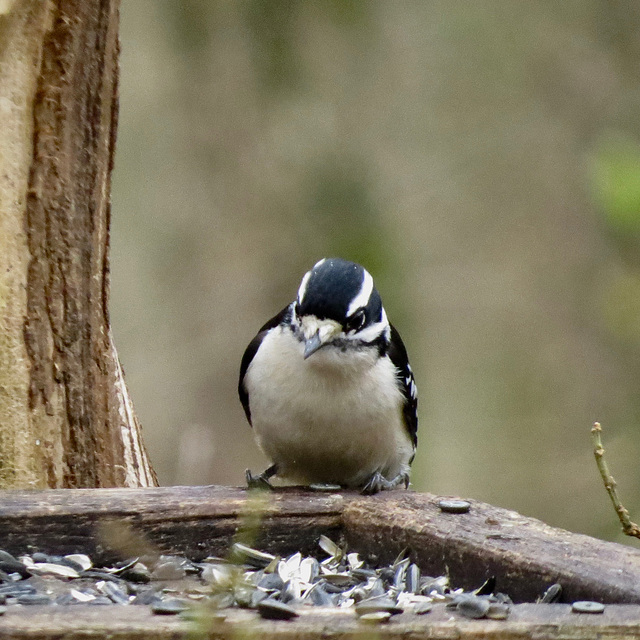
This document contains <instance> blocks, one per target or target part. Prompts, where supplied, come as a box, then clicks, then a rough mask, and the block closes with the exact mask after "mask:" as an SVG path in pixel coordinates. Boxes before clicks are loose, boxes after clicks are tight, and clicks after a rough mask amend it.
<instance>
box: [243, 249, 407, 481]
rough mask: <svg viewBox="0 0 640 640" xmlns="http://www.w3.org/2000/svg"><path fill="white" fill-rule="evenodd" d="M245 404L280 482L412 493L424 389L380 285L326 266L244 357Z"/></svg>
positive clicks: (356, 271) (342, 264)
mask: <svg viewBox="0 0 640 640" xmlns="http://www.w3.org/2000/svg"><path fill="white" fill-rule="evenodd" d="M238 393H239V395H240V401H241V402H242V406H243V407H244V410H245V413H246V415H247V419H248V420H249V423H250V424H251V425H252V426H253V429H254V432H255V437H256V440H257V442H258V445H259V446H260V448H261V449H262V450H263V451H264V453H265V454H266V455H267V457H268V458H269V459H270V460H271V461H272V463H273V464H272V465H271V466H270V467H269V468H268V469H267V470H266V471H264V472H263V473H262V474H260V475H258V476H253V475H252V474H251V472H250V471H248V470H247V482H248V484H249V486H259V485H263V486H271V485H270V484H269V479H270V478H272V477H273V476H276V475H277V476H278V477H282V478H285V479H287V480H290V481H294V482H301V483H305V484H312V483H322V484H337V485H341V486H342V487H347V488H357V489H361V490H362V491H363V493H377V492H378V491H381V490H384V489H394V488H396V487H398V486H400V485H404V486H405V487H407V486H408V485H409V470H410V465H411V462H412V461H413V457H414V454H415V450H416V444H417V429H418V417H417V413H416V409H417V390H416V384H415V381H414V378H413V372H412V371H411V367H410V365H409V360H408V358H407V352H406V350H405V347H404V344H403V342H402V339H401V338H400V335H399V334H398V332H397V331H396V330H395V328H394V327H393V326H392V325H390V324H389V321H388V320H387V314H386V312H385V310H384V307H383V306H382V301H381V299H380V294H379V293H378V291H377V289H376V288H375V286H374V284H373V278H372V277H371V275H370V274H369V272H368V271H366V270H365V269H364V268H363V267H361V266H360V265H359V264H356V263H354V262H348V261H346V260H342V259H339V258H329V259H323V260H320V262H318V263H317V264H316V265H315V266H314V267H313V268H312V269H311V271H308V272H307V273H306V274H305V275H304V277H303V278H302V282H301V283H300V288H299V289H298V295H297V298H296V300H294V301H293V302H292V303H291V304H289V305H288V306H287V307H285V308H284V309H283V310H282V311H281V312H280V313H279V314H278V315H276V316H275V317H273V318H272V319H271V320H269V322H267V323H266V324H265V325H264V326H263V327H262V328H261V329H260V331H259V332H258V335H256V337H255V338H254V339H253V340H252V341H251V343H250V344H249V346H248V347H247V349H246V351H245V353H244V356H243V358H242V364H241V367H240V382H239V384H238Z"/></svg>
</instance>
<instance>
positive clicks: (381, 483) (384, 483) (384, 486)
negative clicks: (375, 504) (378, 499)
mask: <svg viewBox="0 0 640 640" xmlns="http://www.w3.org/2000/svg"><path fill="white" fill-rule="evenodd" d="M401 484H404V488H405V489H408V488H409V474H408V473H399V474H398V475H397V476H396V477H395V478H393V479H392V480H387V479H386V478H385V477H384V476H383V475H382V474H381V473H380V471H376V472H375V473H374V474H373V475H372V476H371V477H370V478H369V480H367V483H366V484H365V485H364V487H362V494H363V495H365V496H372V495H374V494H376V493H380V491H391V490H392V489H396V488H397V487H399V486H400V485H401Z"/></svg>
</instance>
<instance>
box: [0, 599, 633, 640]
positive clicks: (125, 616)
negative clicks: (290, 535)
mask: <svg viewBox="0 0 640 640" xmlns="http://www.w3.org/2000/svg"><path fill="white" fill-rule="evenodd" d="M52 609H53V610H52ZM194 633H196V634H197V635H196V636H194ZM0 636H2V638H3V639H6V640H24V639H26V638H29V639H30V640H34V639H35V638H41V639H42V640H54V639H58V638H61V637H64V638H73V639H74V640H81V639H92V640H93V639H95V638H105V637H108V638H110V640H120V639H124V638H127V639H131V638H135V639H137V640H146V639H147V638H149V639H151V638H153V639H157V640H169V639H171V640H181V639H182V638H185V639H186V638H188V637H191V638H193V637H200V638H203V639H204V638H242V637H251V638H261V639H262V640H279V639H285V640H286V639H288V640H320V639H322V640H342V639H346V638H354V639H356V638H357V639H363V640H364V639H365V638H367V639H369V638H377V639H379V640H385V639H402V640H412V639H414V638H415V639H417V638H438V639H439V640H460V639H461V638H464V639H466V640H527V639H531V640H558V638H569V637H570V638H571V639H572V640H595V639H596V638H598V639H605V638H612V639H613V638H633V637H639V636H640V607H638V606H636V605H609V606H608V607H607V608H606V609H605V611H604V613H603V614H601V615H589V614H575V613H572V612H571V608H570V606H569V605H544V606H541V605H526V604H521V605H516V606H515V607H513V608H512V611H511V614H510V616H509V618H508V619H507V620H467V619H465V618H462V617H461V616H459V615H458V614H456V613H453V612H451V610H449V609H446V608H445V607H444V605H436V606H435V607H434V609H433V611H432V612H431V613H429V614H427V615H424V616H414V615H410V614H402V615H399V616H394V618H393V619H392V621H391V622H389V623H388V624H387V625H384V626H380V627H377V628H372V627H370V626H368V625H366V624H363V623H361V622H359V621H358V620H357V618H356V616H355V615H354V613H353V612H352V611H339V612H336V611H334V610H318V609H316V608H314V609H311V608H309V610H305V609H303V610H302V613H301V616H300V617H299V618H297V619H296V620H293V621H290V622H275V621H268V620H261V619H260V618H259V617H258V615H257V614H256V613H255V612H253V611H240V610H234V611H229V612H228V616H227V620H225V621H224V622H221V623H204V622H201V623H197V622H194V621H189V620H184V619H178V618H166V617H161V616H154V615H152V614H151V613H150V611H149V610H148V609H147V608H146V607H133V606H132V607H122V606H120V607H118V615H117V616H114V615H113V613H111V614H107V615H105V608H104V607H91V606H87V605H76V606H74V607H73V608H66V609H65V608H61V607H60V608H57V609H56V608H51V607H49V608H44V607H29V614H28V615H25V608H24V607H23V608H22V609H20V608H19V607H17V606H13V607H9V611H8V612H7V614H6V615H4V616H2V617H0Z"/></svg>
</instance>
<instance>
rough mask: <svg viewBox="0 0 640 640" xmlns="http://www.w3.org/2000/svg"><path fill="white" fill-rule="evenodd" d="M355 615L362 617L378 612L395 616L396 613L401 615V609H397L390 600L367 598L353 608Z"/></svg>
mask: <svg viewBox="0 0 640 640" xmlns="http://www.w3.org/2000/svg"><path fill="white" fill-rule="evenodd" d="M355 609H356V614H357V615H359V616H363V615H365V614H367V613H373V612H378V611H385V612H386V613H388V614H389V615H395V614H396V613H402V612H403V609H402V607H399V606H398V605H397V604H396V603H395V602H394V601H393V600H391V599H390V598H368V599H367V600H362V601H361V602H358V604H357V605H356V606H355Z"/></svg>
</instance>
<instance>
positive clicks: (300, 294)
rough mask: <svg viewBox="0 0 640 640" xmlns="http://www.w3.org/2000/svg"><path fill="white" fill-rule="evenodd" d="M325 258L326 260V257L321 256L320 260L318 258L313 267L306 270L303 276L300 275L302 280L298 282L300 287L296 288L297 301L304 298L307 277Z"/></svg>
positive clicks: (307, 281)
mask: <svg viewBox="0 0 640 640" xmlns="http://www.w3.org/2000/svg"><path fill="white" fill-rule="evenodd" d="M326 260H327V259H326V258H322V260H318V262H316V263H315V264H314V265H313V269H311V270H309V271H307V273H305V274H304V276H302V282H300V287H299V288H298V302H302V299H303V298H304V294H305V293H306V292H307V284H308V283H309V278H310V277H311V273H312V272H313V271H315V270H316V269H317V268H318V267H319V266H320V265H321V264H322V263H323V262H325V261H326Z"/></svg>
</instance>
